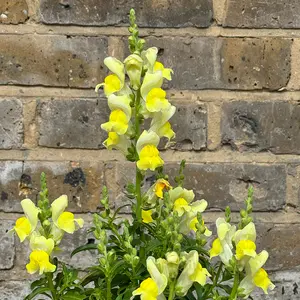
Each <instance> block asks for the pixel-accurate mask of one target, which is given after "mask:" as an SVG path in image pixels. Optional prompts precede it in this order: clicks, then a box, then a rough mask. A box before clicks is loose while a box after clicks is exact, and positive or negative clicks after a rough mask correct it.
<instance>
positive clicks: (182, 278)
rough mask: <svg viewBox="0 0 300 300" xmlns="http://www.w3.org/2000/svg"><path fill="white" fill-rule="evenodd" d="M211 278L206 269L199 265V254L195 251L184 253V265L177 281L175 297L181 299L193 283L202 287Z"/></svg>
mask: <svg viewBox="0 0 300 300" xmlns="http://www.w3.org/2000/svg"><path fill="white" fill-rule="evenodd" d="M209 276H211V275H210V274H209V272H208V271H207V269H206V268H203V267H202V265H201V264H200V263H199V254H198V252H197V251H196V250H192V251H190V252H189V253H186V263H185V266H184V269H183V271H182V272H181V274H180V275H179V277H178V279H177V283H176V286H175V290H176V295H178V296H180V297H183V296H185V295H186V294H187V292H188V290H189V289H190V288H191V286H192V285H193V283H194V282H198V283H199V284H201V285H202V286H204V285H205V284H206V280H207V277H209Z"/></svg>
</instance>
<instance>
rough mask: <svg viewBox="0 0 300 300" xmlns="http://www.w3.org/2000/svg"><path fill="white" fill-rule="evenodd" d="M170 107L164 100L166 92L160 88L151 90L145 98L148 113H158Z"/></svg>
mask: <svg viewBox="0 0 300 300" xmlns="http://www.w3.org/2000/svg"><path fill="white" fill-rule="evenodd" d="M170 106H171V104H170V103H169V101H168V100H167V99H166V92H165V91H164V90H163V89H161V88H154V89H152V90H151V91H150V92H149V93H148V95H147V97H146V108H147V109H148V110H149V111H150V112H158V111H161V110H165V109H168V108H169V107H170Z"/></svg>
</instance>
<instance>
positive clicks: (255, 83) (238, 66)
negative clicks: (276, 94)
mask: <svg viewBox="0 0 300 300" xmlns="http://www.w3.org/2000/svg"><path fill="white" fill-rule="evenodd" d="M291 43H292V41H291V40H290V39H281V38H276V39H275V38H261V39H258V38H244V39H242V38H228V39H227V38H224V39H223V38H218V39H216V38H209V37H199V38H177V37H176V38H175V37H165V38H149V39H148V45H149V46H150V45H151V46H156V47H158V48H159V50H160V51H159V54H160V55H161V56H159V58H158V59H159V60H161V61H162V62H163V63H164V64H165V65H166V66H168V67H171V68H173V70H174V72H175V74H174V76H173V80H172V81H171V82H169V83H168V84H167V86H168V87H170V88H176V89H191V90H197V89H241V90H256V89H271V90H277V89H280V88H282V87H285V86H286V85H287V83H288V80H289V77H290V70H291V61H290V55H291Z"/></svg>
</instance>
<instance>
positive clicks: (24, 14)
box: [0, 0, 28, 24]
mask: <svg viewBox="0 0 300 300" xmlns="http://www.w3.org/2000/svg"><path fill="white" fill-rule="evenodd" d="M27 18H28V5H27V3H26V0H14V1H10V0H2V1H1V2H0V24H1V23H3V24H18V23H24V22H25V21H26V20H27Z"/></svg>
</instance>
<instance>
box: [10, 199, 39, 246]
mask: <svg viewBox="0 0 300 300" xmlns="http://www.w3.org/2000/svg"><path fill="white" fill-rule="evenodd" d="M21 206H22V208H23V211H24V214H25V217H21V218H19V219H17V221H16V225H15V226H14V228H13V229H14V231H15V232H16V233H17V235H18V237H19V238H20V241H21V242H23V241H24V240H25V239H26V238H27V237H28V236H30V234H31V233H32V232H33V231H34V230H35V228H36V226H37V223H38V214H39V212H40V209H39V208H37V207H36V206H35V204H34V203H33V202H32V201H31V200H30V199H24V200H22V201H21Z"/></svg>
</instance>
